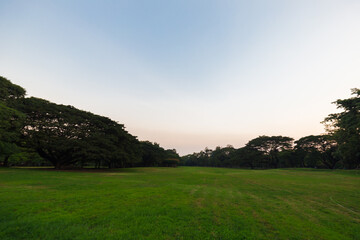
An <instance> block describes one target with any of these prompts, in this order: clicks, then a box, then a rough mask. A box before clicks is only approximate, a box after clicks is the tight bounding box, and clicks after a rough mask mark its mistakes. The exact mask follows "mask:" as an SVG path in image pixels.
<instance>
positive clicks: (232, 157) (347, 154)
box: [180, 89, 360, 169]
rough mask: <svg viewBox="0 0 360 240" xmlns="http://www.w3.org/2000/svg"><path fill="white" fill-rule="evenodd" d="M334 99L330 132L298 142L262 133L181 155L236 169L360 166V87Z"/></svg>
mask: <svg viewBox="0 0 360 240" xmlns="http://www.w3.org/2000/svg"><path fill="white" fill-rule="evenodd" d="M352 95H354V96H353V97H351V98H348V99H339V100H337V101H335V102H334V104H336V106H337V108H339V109H342V112H340V113H334V114H330V115H329V116H328V117H326V118H325V119H324V121H323V123H324V124H325V129H326V132H327V133H326V134H323V135H310V136H306V137H302V138H300V139H298V140H297V141H294V139H293V138H290V137H286V136H259V137H257V138H255V139H252V140H250V141H249V142H248V143H247V144H246V145H245V146H244V147H242V148H239V149H236V148H234V147H233V146H231V145H228V146H226V147H223V148H221V147H216V148H215V150H211V149H208V148H205V150H203V151H201V152H199V153H193V154H189V155H186V156H183V157H182V158H181V163H180V164H181V165H185V166H208V167H234V168H251V169H255V168H261V169H264V168H295V167H305V168H329V169H334V168H343V169H355V168H357V169H358V168H360V89H352Z"/></svg>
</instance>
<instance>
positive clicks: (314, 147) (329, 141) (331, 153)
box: [295, 135, 340, 169]
mask: <svg viewBox="0 0 360 240" xmlns="http://www.w3.org/2000/svg"><path fill="white" fill-rule="evenodd" d="M295 144H296V146H295V149H296V150H298V151H303V152H304V153H305V154H303V165H304V166H309V165H315V166H316V165H317V164H316V163H315V164H314V163H313V162H311V163H310V164H309V163H307V162H306V161H305V160H306V159H313V160H314V159H319V161H320V162H321V163H322V164H323V165H324V166H326V167H327V168H330V169H334V168H335V166H336V164H337V163H338V162H339V160H340V159H339V158H338V157H336V154H335V151H336V148H337V142H336V141H335V140H334V138H333V137H332V136H330V135H317V136H314V135H310V136H306V137H303V138H300V139H299V140H297V141H295Z"/></svg>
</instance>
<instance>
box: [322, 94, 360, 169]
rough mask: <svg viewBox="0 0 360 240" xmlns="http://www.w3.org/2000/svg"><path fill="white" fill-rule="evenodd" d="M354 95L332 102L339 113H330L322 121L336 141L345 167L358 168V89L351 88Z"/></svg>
mask: <svg viewBox="0 0 360 240" xmlns="http://www.w3.org/2000/svg"><path fill="white" fill-rule="evenodd" d="M352 95H354V97H351V98H348V99H338V100H337V101H335V102H334V104H336V106H337V108H340V109H343V111H342V112H340V113H333V114H330V115H329V116H328V117H327V118H325V120H324V121H323V123H324V124H325V125H326V128H327V131H328V132H329V133H330V134H331V135H333V136H334V138H335V140H336V141H337V143H338V153H339V155H340V156H341V158H342V161H343V163H344V166H345V167H346V168H360V89H357V88H354V89H352Z"/></svg>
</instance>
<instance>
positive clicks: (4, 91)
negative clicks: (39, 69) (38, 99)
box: [0, 76, 26, 102]
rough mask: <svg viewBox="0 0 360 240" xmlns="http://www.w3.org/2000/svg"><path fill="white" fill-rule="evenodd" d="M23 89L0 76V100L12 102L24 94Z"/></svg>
mask: <svg viewBox="0 0 360 240" xmlns="http://www.w3.org/2000/svg"><path fill="white" fill-rule="evenodd" d="M25 93H26V91H25V89H23V88H22V87H20V86H18V85H15V84H13V83H11V82H10V81H9V80H8V79H6V78H4V77H2V76H0V101H3V102H12V101H14V100H16V99H19V98H23V97H24V96H25Z"/></svg>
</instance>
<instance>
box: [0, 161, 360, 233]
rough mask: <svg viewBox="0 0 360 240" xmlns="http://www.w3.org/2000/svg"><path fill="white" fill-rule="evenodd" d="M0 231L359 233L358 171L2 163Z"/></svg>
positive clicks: (0, 175)
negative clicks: (105, 167) (64, 166)
mask: <svg viewBox="0 0 360 240" xmlns="http://www.w3.org/2000/svg"><path fill="white" fill-rule="evenodd" d="M0 239H2V240H5V239H317V240H318V239H344V240H345V239H360V171H356V170H353V171H345V170H336V171H330V170H307V169H295V170H289V169H277V170H239V169H225V168H199V167H179V168H132V169H116V170H111V171H110V170H103V171H92V172H91V171H80V172H79V171H78V172H76V171H72V172H71V171H54V170H45V169H16V168H10V169H0Z"/></svg>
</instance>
